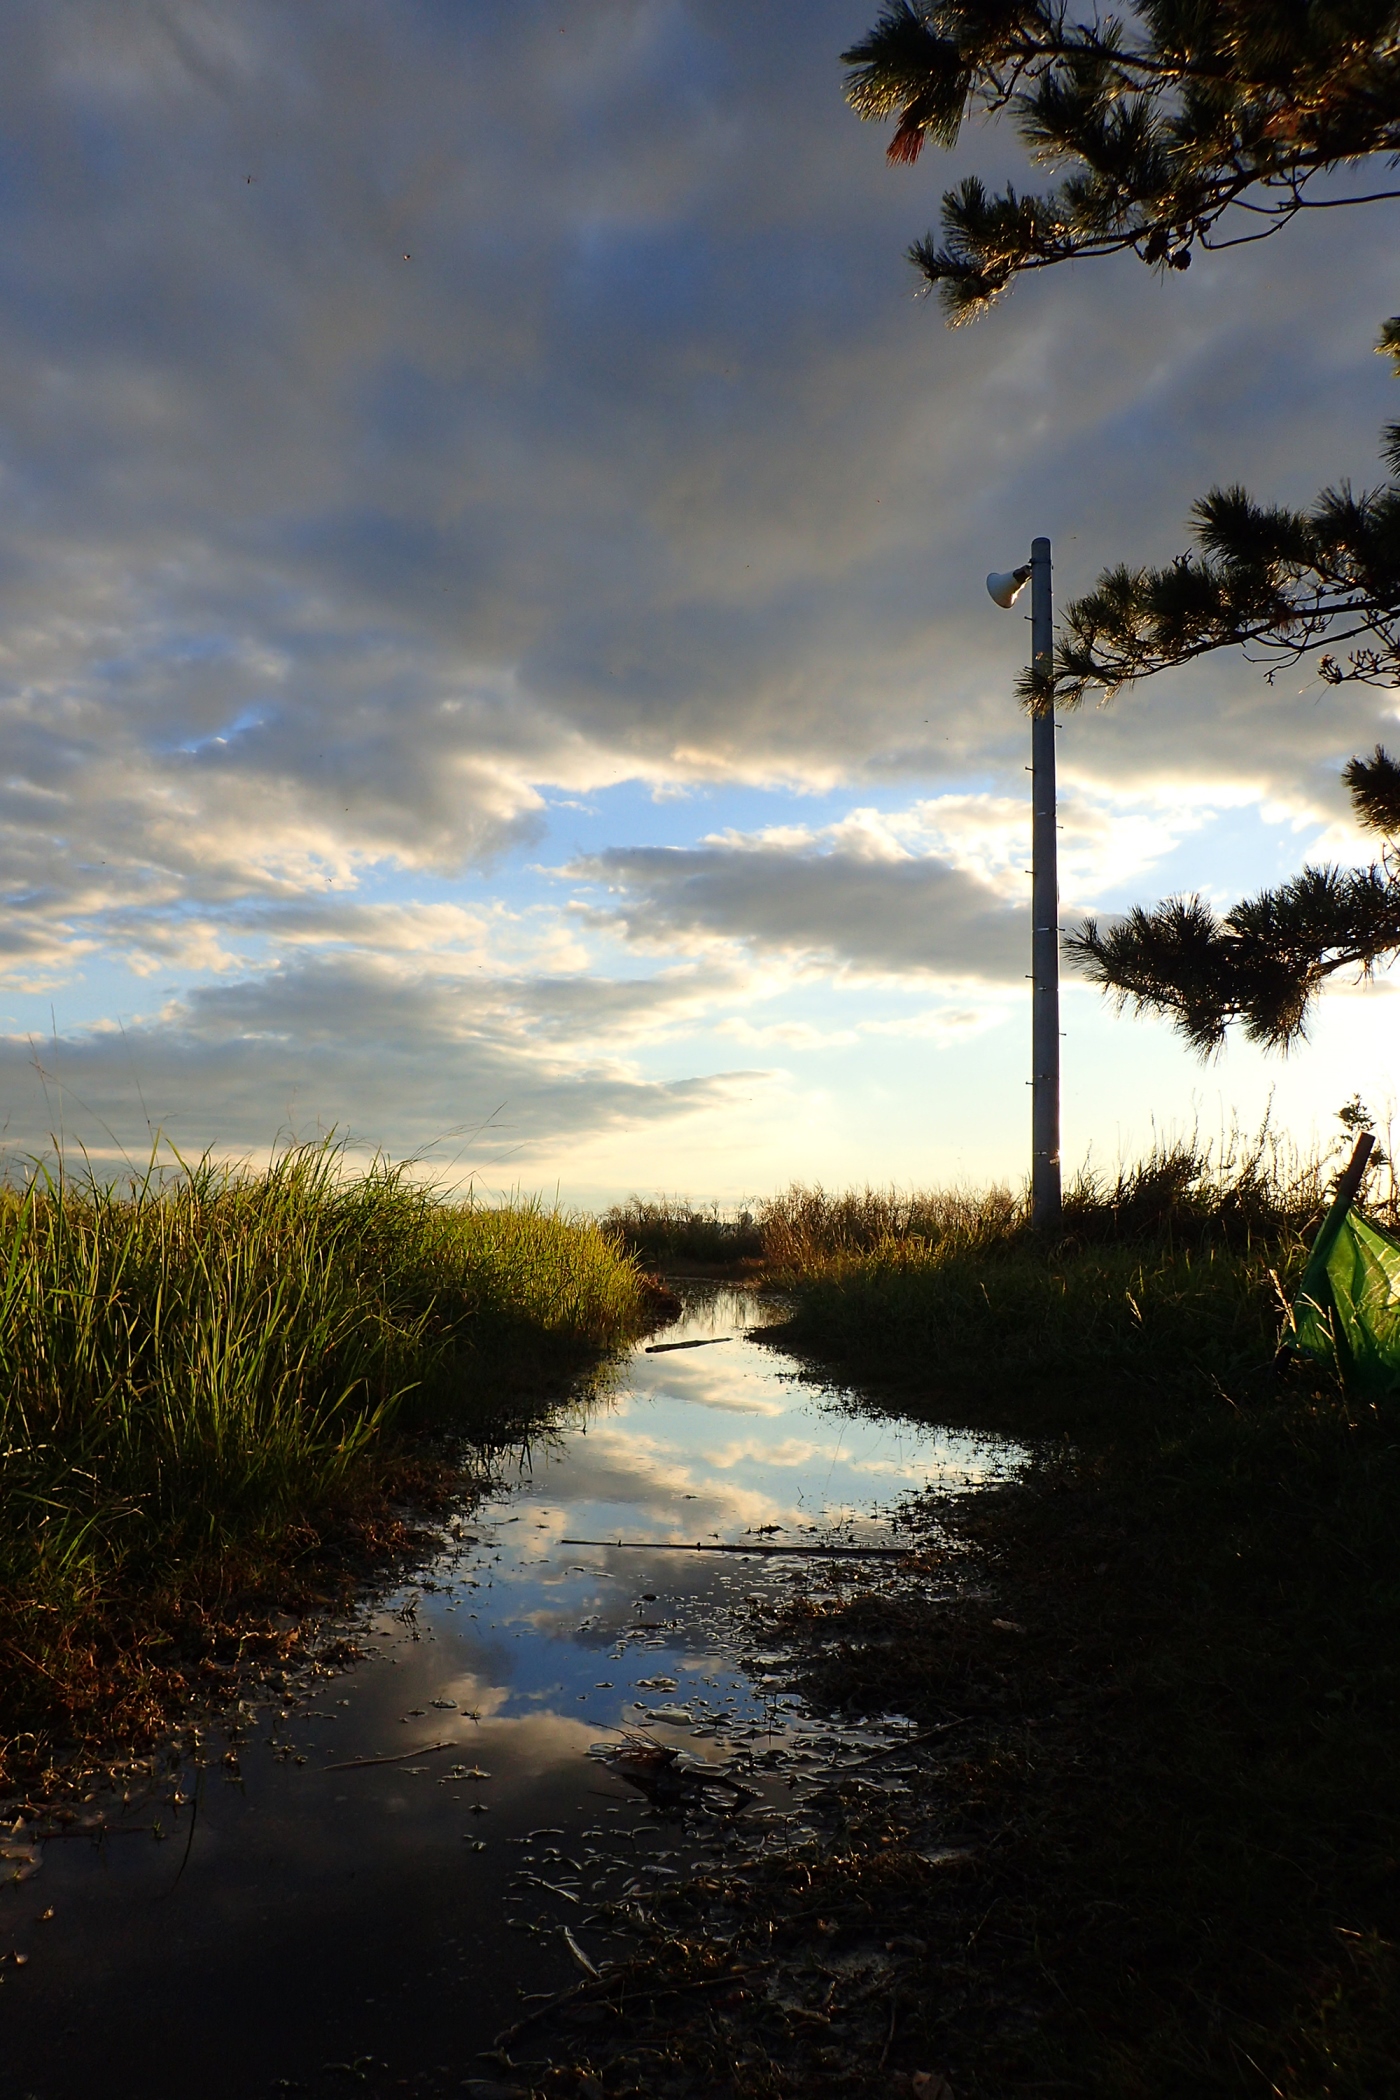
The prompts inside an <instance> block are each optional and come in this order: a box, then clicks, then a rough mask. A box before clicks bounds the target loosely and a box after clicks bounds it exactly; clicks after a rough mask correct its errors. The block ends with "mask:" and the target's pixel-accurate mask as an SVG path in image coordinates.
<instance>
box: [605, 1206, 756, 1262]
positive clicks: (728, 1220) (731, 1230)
mask: <svg viewBox="0 0 1400 2100" xmlns="http://www.w3.org/2000/svg"><path fill="white" fill-rule="evenodd" d="M600 1223H601V1226H602V1229H603V1231H604V1232H605V1233H606V1234H607V1236H608V1238H609V1239H610V1240H612V1241H613V1242H614V1244H615V1245H617V1246H619V1247H622V1248H624V1249H625V1250H626V1251H627V1253H628V1254H630V1255H632V1256H633V1257H634V1258H635V1259H637V1260H642V1261H648V1262H664V1263H666V1264H668V1265H673V1266H676V1267H680V1268H685V1267H691V1268H698V1269H701V1270H704V1269H710V1268H735V1267H737V1268H743V1267H746V1266H752V1265H753V1264H754V1263H755V1262H756V1261H758V1260H759V1259H760V1258H761V1256H762V1254H763V1251H764V1248H763V1231H762V1227H761V1225H760V1223H759V1220H758V1219H757V1218H756V1217H755V1215H754V1212H753V1211H752V1209H749V1208H747V1207H744V1206H741V1207H740V1208H738V1209H736V1210H726V1209H725V1208H724V1206H723V1205H722V1204H719V1203H706V1204H701V1205H698V1206H697V1205H695V1204H693V1203H690V1202H688V1201H687V1199H686V1198H685V1197H684V1196H652V1197H648V1196H630V1197H629V1198H628V1200H627V1201H626V1203H620V1204H616V1205H615V1206H614V1207H613V1209H612V1210H610V1211H607V1212H606V1213H605V1214H604V1216H603V1217H602V1219H601V1220H600Z"/></svg>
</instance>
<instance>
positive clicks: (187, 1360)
mask: <svg viewBox="0 0 1400 2100" xmlns="http://www.w3.org/2000/svg"><path fill="white" fill-rule="evenodd" d="M644 1320H645V1312H644V1289H643V1285H642V1282H641V1280H640V1278H639V1276H638V1273H637V1271H636V1269H635V1267H634V1266H633V1265H632V1264H631V1263H630V1262H629V1261H627V1260H625V1259H624V1258H622V1257H620V1256H619V1254H618V1252H617V1250H616V1249H615V1248H614V1247H613V1246H612V1245H611V1244H610V1243H609V1242H607V1241H606V1240H605V1239H604V1238H603V1236H602V1235H601V1234H600V1233H599V1231H598V1230H597V1228H596V1227H594V1226H593V1225H591V1224H588V1223H583V1222H575V1221H571V1220H569V1219H566V1218H563V1217H561V1216H559V1215H556V1214H554V1213H551V1212H548V1211H546V1210H543V1209H541V1208H539V1207H538V1206H533V1205H525V1206H521V1207H517V1208H506V1209H491V1208H488V1207H485V1206H482V1205H477V1204H470V1203H469V1204H450V1203H446V1202H444V1201H442V1200H441V1199H440V1198H439V1196H438V1195H437V1193H436V1192H435V1191H433V1190H432V1189H429V1188H425V1187H424V1186H422V1185H421V1184H419V1183H415V1182H414V1181H412V1180H411V1179H410V1178H409V1176H408V1174H407V1173H406V1172H405V1170H404V1169H403V1168H402V1167H397V1166H394V1165H391V1164H389V1163H387V1162H383V1161H377V1162H375V1163H374V1164H373V1165H372V1166H371V1167H370V1168H369V1169H368V1170H367V1171H366V1172H364V1173H361V1174H352V1173H350V1172H348V1171H347V1169H346V1163H345V1159H344V1154H343V1152H342V1150H341V1149H339V1148H338V1147H336V1146H334V1145H331V1144H321V1145H307V1146H297V1147H293V1148H291V1149H289V1150H287V1151H285V1152H284V1153H283V1154H281V1156H280V1157H278V1158H276V1159H275V1160H274V1161H273V1162H272V1164H271V1165H270V1166H269V1167H268V1168H267V1170H266V1171H265V1172H262V1173H249V1172H244V1171H241V1170H238V1169H234V1168H230V1167H226V1166H219V1165H215V1164H214V1163H212V1162H210V1161H207V1160H206V1161H204V1162H202V1163H201V1164H199V1165H198V1166H195V1167H193V1168H190V1169H188V1170H183V1169H182V1170H181V1171H179V1172H177V1173H174V1174H170V1175H162V1174H159V1173H157V1172H156V1171H154V1170H152V1171H151V1172H150V1173H148V1174H147V1175H146V1176H145V1177H144V1178H142V1179H138V1180H136V1181H134V1182H133V1183H132V1184H131V1185H130V1186H129V1187H128V1188H127V1189H126V1190H125V1191H118V1190H116V1189H114V1188H110V1187H104V1186H102V1185H101V1184H99V1183H98V1182H97V1181H95V1180H94V1179H92V1178H91V1177H89V1178H87V1179H85V1180H82V1181H75V1180H73V1179H72V1178H71V1177H68V1176H66V1175H62V1174H60V1175H59V1176H57V1177H55V1176H54V1175H51V1174H50V1173H48V1172H46V1171H44V1170H42V1169H39V1170H36V1171H35V1172H34V1173H33V1174H32V1175H31V1177H30V1179H29V1180H28V1182H27V1183H26V1184H25V1185H24V1186H23V1187H21V1188H11V1189H8V1190H6V1191H5V1192H4V1193H3V1195H0V1739H4V1738H9V1739H10V1740H11V1741H12V1742H13V1740H14V1738H15V1737H17V1736H22V1735H26V1734H27V1735H29V1736H30V1737H31V1738H32V1740H31V1742H30V1744H29V1747H28V1750H27V1751H26V1752H25V1761H26V1763H32V1761H33V1758H32V1755H31V1753H32V1752H33V1751H34V1750H35V1749H36V1748H43V1747H45V1746H46V1745H47V1744H48V1742H49V1739H50V1738H51V1737H53V1736H54V1734H55V1732H57V1734H58V1735H63V1734H65V1733H66V1734H68V1735H70V1736H82V1735H85V1734H87V1733H88V1732H90V1730H91V1728H92V1727H94V1726H99V1725H105V1726H112V1725H115V1726H117V1727H126V1726H131V1725H132V1724H133V1723H134V1722H135V1721H137V1720H138V1719H140V1718H141V1716H142V1715H143V1714H144V1712H145V1706H143V1700H144V1701H145V1702H146V1705H149V1704H150V1699H149V1698H148V1697H147V1695H148V1694H150V1696H151V1697H154V1693H153V1692H152V1689H151V1688H152V1686H153V1685H154V1683H155V1680H156V1678H157V1677H159V1675H160V1670H161V1667H163V1658H166V1656H167V1651H169V1650H170V1648H171V1643H172V1641H174V1642H175V1643H176V1645H177V1646H178V1639H177V1634H178V1631H179V1629H180V1628H181V1627H183V1628H184V1629H185V1631H186V1632H188V1630H189V1628H190V1626H191V1625H192V1624H193V1623H194V1621H196V1620H199V1619H200V1618H201V1617H203V1616H205V1615H208V1614H210V1613H213V1615H214V1617H215V1618H217V1617H218V1615H219V1612H220V1611H221V1610H223V1609H225V1608H228V1607H229V1606H230V1605H231V1602H232V1600H234V1599H236V1598H238V1597H239V1596H245V1595H250V1594H256V1593H258V1592H259V1591H266V1590H268V1588H269V1586H270V1585H272V1584H275V1582H276V1581H277V1580H278V1579H280V1578H281V1577H282V1576H283V1575H285V1573H286V1570H287V1567H288V1565H289V1563H290V1562H292V1561H295V1560H297V1559H298V1558H300V1559H303V1560H305V1559H308V1558H314V1556H315V1553H316V1551H317V1548H318V1546H320V1545H321V1544H323V1543H324V1539H325V1535H326V1533H327V1530H328V1528H330V1529H334V1528H335V1527H336V1526H337V1525H340V1526H342V1527H343V1526H344V1525H345V1524H346V1523H349V1524H350V1525H351V1527H352V1528H353V1527H354V1524H355V1521H356V1519H357V1517H361V1518H363V1517H364V1516H365V1515H366V1513H368V1512H371V1511H373V1512H377V1513H378V1517H379V1520H380V1522H381V1524H382V1521H383V1517H384V1513H385V1511H386V1508H387V1500H386V1498H387V1496H388V1495H389V1494H391V1493H392V1492H394V1490H395V1488H396V1486H397V1487H406V1486H410V1485H412V1483H413V1481H414V1479H415V1478H419V1479H422V1478H425V1477H426V1475H425V1474H424V1471H423V1459H424V1454H425V1451H426V1450H427V1448H428V1447H427V1444H426V1443H425V1439H427V1438H429V1437H430V1436H431V1434H432V1433H434V1432H437V1431H450V1432H451V1433H452V1434H453V1435H455V1436H456V1437H458V1438H461V1437H463V1436H465V1437H467V1438H471V1437H472V1436H476V1437H478V1438H480V1439H482V1440H484V1441H489V1440H490V1438H491V1436H492V1435H493V1434H495V1433H498V1432H499V1430H500V1428H501V1427H502V1424H503V1421H504V1419H505V1418H506V1417H507V1416H508V1415H514V1416H515V1417H516V1418H517V1419H518V1418H520V1417H521V1416H522V1415H528V1413H529V1412H530V1411H531V1410H532V1409H533V1410H534V1411H536V1412H538V1410H539V1409H540V1407H541V1406H542V1405H543V1403H544V1401H545V1400H546V1398H547V1397H548V1396H549V1395H550V1394H551V1393H554V1394H557V1393H558V1391H559V1379H560V1376H561V1374H562V1373H564V1372H565V1371H567V1370H568V1369H569V1368H571V1367H575V1368H576V1367H577V1366H578V1365H579V1364H580V1363H582V1362H583V1361H584V1360H585V1359H586V1358H587V1357H588V1356H589V1355H590V1354H593V1355H596V1354H597V1353H598V1352H600V1351H603V1350H605V1349H607V1348H608V1347H610V1346H612V1345H614V1344H616V1343H618V1342H620V1341H622V1340H624V1339H627V1338H628V1337H630V1336H631V1335H633V1334H635V1333H636V1332H638V1331H639V1330H640V1328H641V1327H642V1325H643V1324H644ZM551 1380H552V1383H551ZM527 1382H533V1390H532V1391H531V1390H528V1388H527ZM415 1467H416V1468H417V1471H416V1473H415ZM361 1528H362V1529H363V1526H361ZM176 1674H178V1669H177V1671H176ZM157 1703H158V1702H157Z"/></svg>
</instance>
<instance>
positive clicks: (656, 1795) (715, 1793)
mask: <svg viewBox="0 0 1400 2100" xmlns="http://www.w3.org/2000/svg"><path fill="white" fill-rule="evenodd" d="M689 1718H690V1716H689V1715H688V1714H687V1715H686V1719H687V1720H689ZM599 1762H600V1763H602V1764H604V1765H606V1766H607V1768H608V1770H609V1771H610V1772H616V1774H617V1776H618V1778H619V1779H625V1780H626V1781H627V1784H628V1785H629V1786H634V1787H636V1788H637V1789H638V1791H639V1792H640V1793H643V1794H645V1795H646V1797H647V1799H648V1801H650V1802H651V1803H652V1804H653V1805H654V1806H655V1807H657V1808H660V1809H670V1810H672V1811H680V1812H682V1813H683V1812H684V1811H686V1810H687V1809H689V1810H692V1811H696V1810H699V1811H704V1812H705V1813H707V1814H709V1815H737V1813H738V1812H739V1810H740V1809H742V1808H747V1806H748V1804H749V1803H750V1801H757V1799H758V1795H757V1794H756V1793H755V1792H754V1790H753V1788H752V1787H747V1786H741V1785H740V1783H739V1781H738V1780H737V1779H731V1778H730V1777H729V1775H728V1773H727V1772H721V1771H720V1770H719V1769H718V1767H717V1766H715V1765H711V1764H706V1763H705V1761H704V1760H703V1759H702V1758H697V1757H694V1756H692V1755H690V1754H689V1753H687V1752H685V1751H682V1750H673V1749H671V1748H670V1747H669V1746H668V1745H666V1744H664V1743H657V1742H653V1741H652V1739H651V1737H650V1736H645V1735H629V1736H627V1737H625V1738H624V1740H623V1742H622V1743H621V1744H620V1745H619V1746H618V1747H617V1748H615V1749H614V1748H609V1749H608V1751H607V1754H606V1756H604V1757H603V1758H601V1759H600V1760H599ZM725 1796H728V1798H727V1799H726V1798H725ZM716 1797H718V1798H716Z"/></svg>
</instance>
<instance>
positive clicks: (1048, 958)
mask: <svg viewBox="0 0 1400 2100" xmlns="http://www.w3.org/2000/svg"><path fill="white" fill-rule="evenodd" d="M1027 583H1029V584H1030V587H1031V672H1032V678H1033V682H1034V686H1035V688H1036V696H1037V702H1038V700H1039V694H1040V693H1041V692H1043V693H1044V694H1045V696H1046V698H1045V704H1044V705H1043V706H1041V705H1039V704H1037V705H1036V707H1035V710H1034V712H1033V714H1032V715H1031V1223H1032V1224H1033V1225H1036V1226H1042V1227H1050V1228H1053V1227H1054V1226H1056V1225H1058V1224H1059V1222H1060V876H1059V865H1058V863H1059V852H1058V843H1057V836H1056V824H1055V709H1054V705H1053V700H1052V698H1051V695H1052V693H1053V687H1052V685H1051V682H1050V681H1051V674H1052V672H1053V669H1054V640H1055V621H1054V608H1053V605H1052V603H1051V595H1050V542H1049V540H1046V539H1040V540H1032V541H1031V558H1030V560H1029V561H1028V562H1023V563H1022V565H1021V567H1020V568H1019V569H1008V570H1006V571H1005V572H1004V573H1002V572H998V571H996V570H993V572H992V574H991V575H990V576H989V577H988V578H987V589H988V591H989V592H990V594H991V597H992V601H993V603H994V604H996V605H999V606H1001V607H1002V609H1003V610H1004V611H1009V609H1010V608H1011V606H1013V605H1014V604H1015V602H1016V600H1017V598H1019V597H1020V595H1021V592H1022V591H1023V590H1024V589H1025V586H1026V584H1027Z"/></svg>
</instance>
